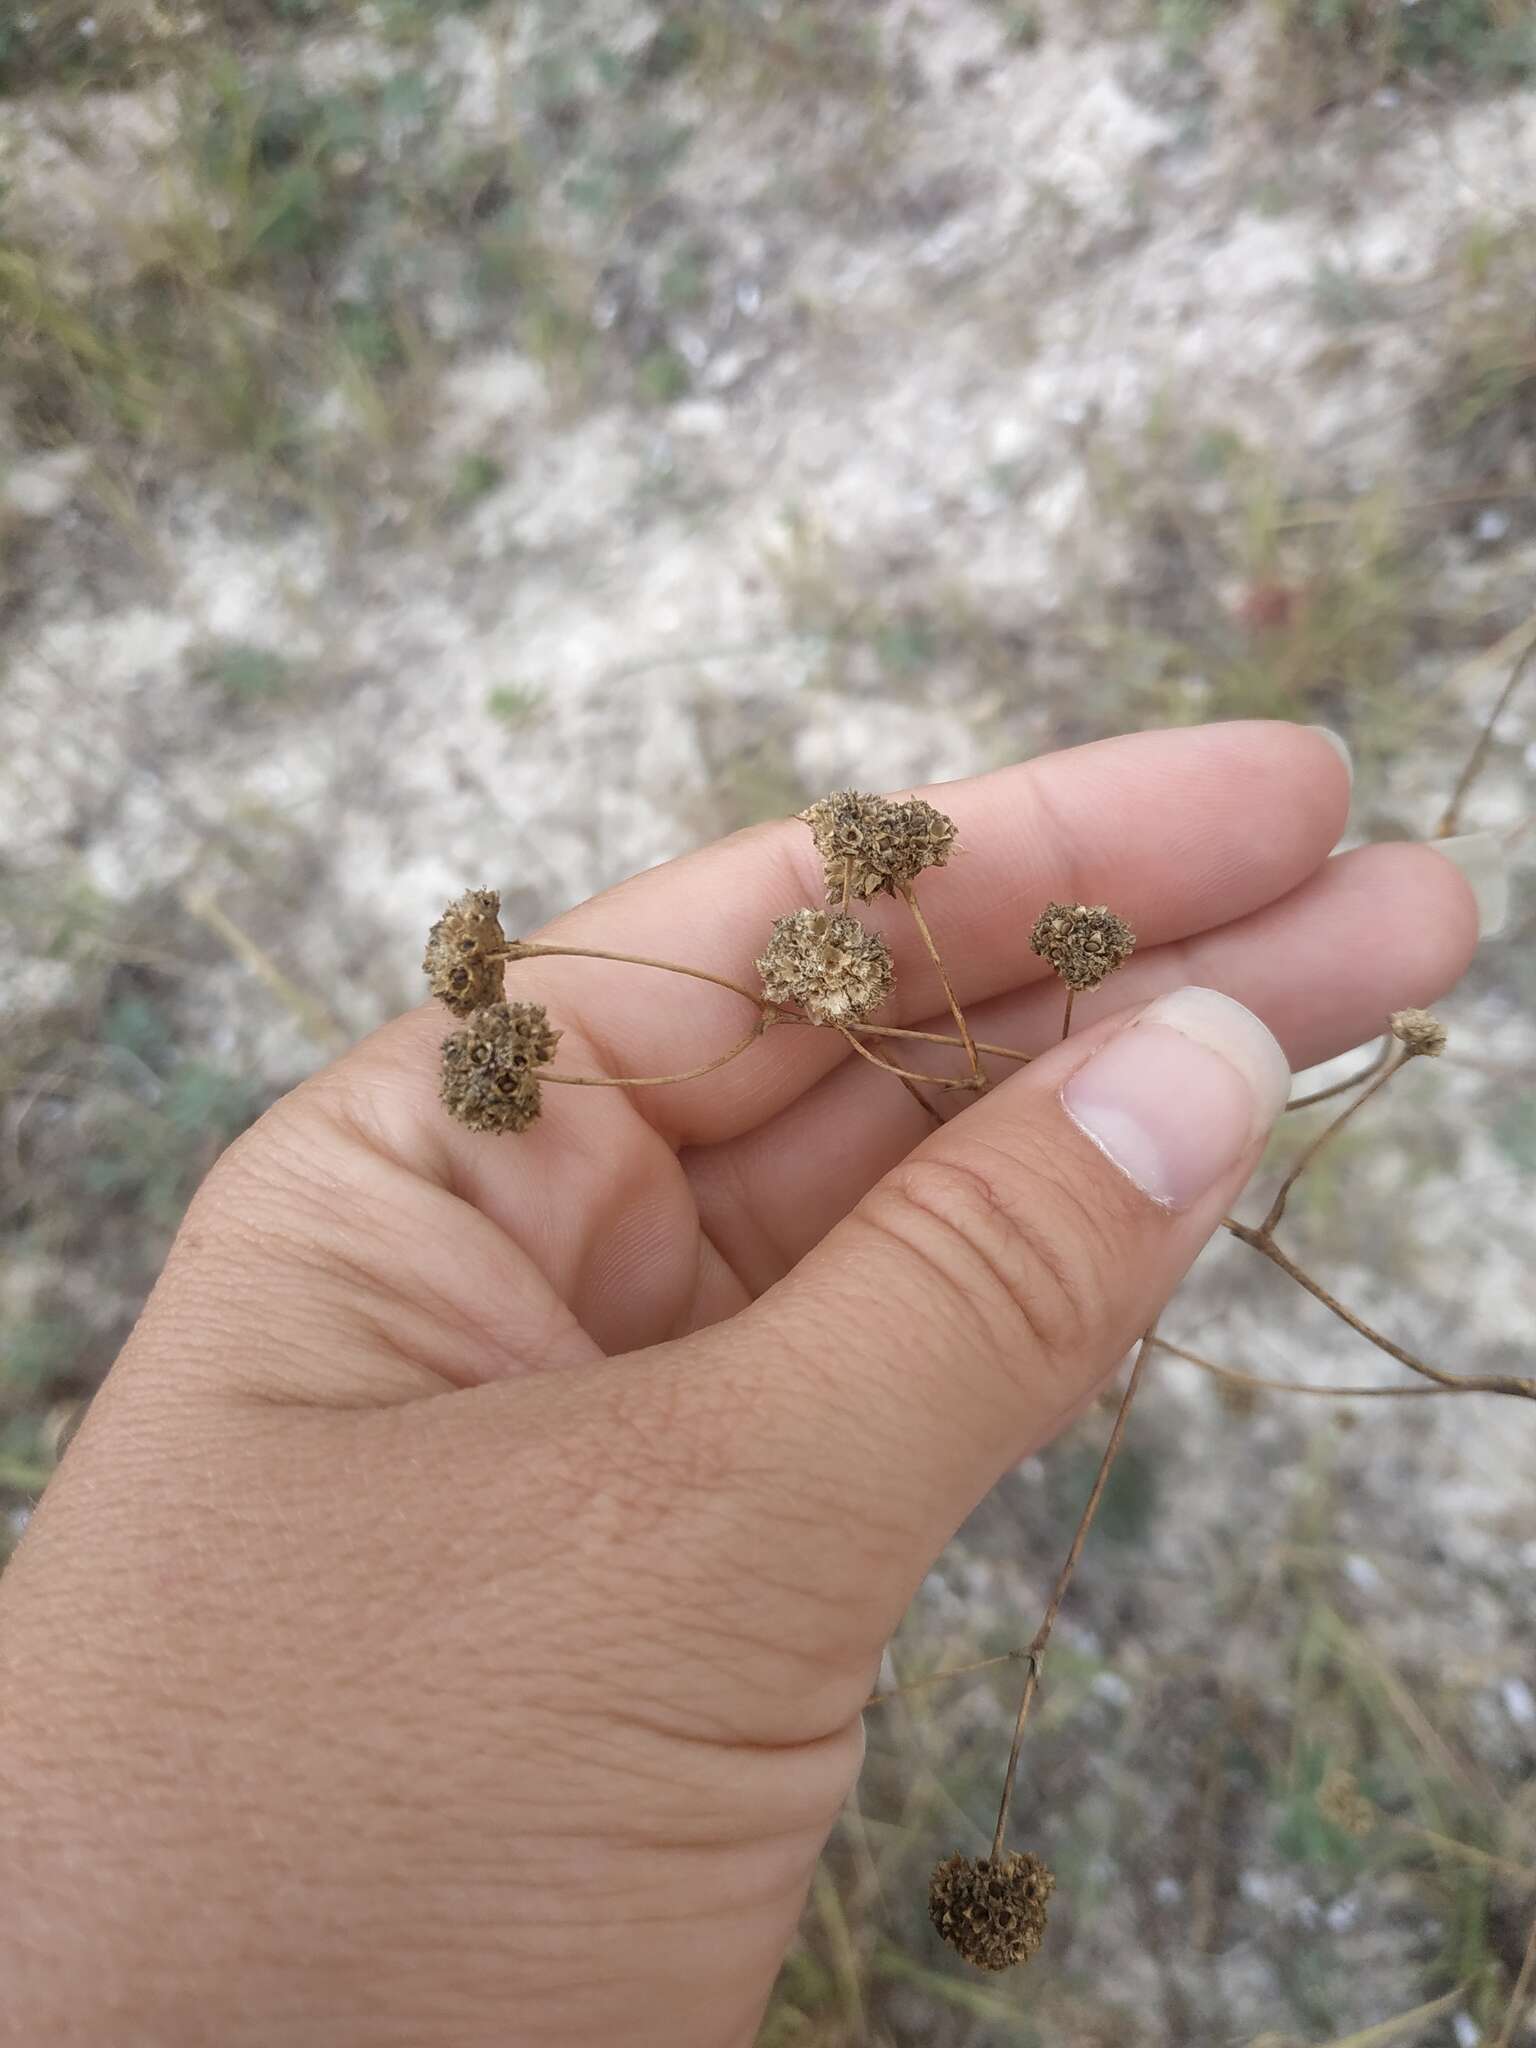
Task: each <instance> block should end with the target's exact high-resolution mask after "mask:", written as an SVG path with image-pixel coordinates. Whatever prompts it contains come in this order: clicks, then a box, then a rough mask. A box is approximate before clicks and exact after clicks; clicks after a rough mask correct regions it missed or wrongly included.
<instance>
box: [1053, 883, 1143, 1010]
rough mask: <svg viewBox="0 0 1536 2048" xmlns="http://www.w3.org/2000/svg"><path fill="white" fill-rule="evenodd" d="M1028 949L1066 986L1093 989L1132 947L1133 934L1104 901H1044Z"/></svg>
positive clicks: (1113, 969)
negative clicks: (1054, 971) (1053, 970)
mask: <svg viewBox="0 0 1536 2048" xmlns="http://www.w3.org/2000/svg"><path fill="white" fill-rule="evenodd" d="M1029 949H1030V951H1031V952H1032V953H1038V954H1039V955H1040V958H1041V959H1042V960H1048V961H1049V962H1050V964H1051V965H1052V967H1054V968H1055V970H1056V972H1057V973H1058V974H1059V975H1060V976H1061V978H1062V980H1063V981H1064V982H1065V983H1066V985H1067V987H1068V988H1070V989H1073V990H1075V991H1078V992H1081V991H1083V990H1085V989H1092V988H1097V987H1098V985H1099V983H1100V982H1101V981H1103V980H1104V979H1105V977H1106V976H1107V975H1110V974H1113V973H1114V971H1115V969H1116V968H1117V967H1123V966H1124V964H1125V962H1126V961H1127V960H1129V959H1130V957H1131V954H1132V953H1133V952H1134V951H1135V949H1136V934H1135V933H1134V932H1133V931H1132V930H1131V928H1130V926H1129V925H1128V924H1127V923H1126V922H1125V920H1124V918H1121V917H1116V915H1115V913H1114V912H1113V911H1112V910H1111V909H1110V908H1109V906H1108V905H1107V904H1104V903H1047V905H1046V906H1045V908H1044V910H1042V911H1041V913H1040V915H1039V917H1038V918H1037V919H1036V920H1035V928H1034V930H1033V931H1032V932H1031V933H1030V935H1029Z"/></svg>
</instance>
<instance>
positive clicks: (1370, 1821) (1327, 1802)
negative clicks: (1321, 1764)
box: [1317, 1767, 1378, 1840]
mask: <svg viewBox="0 0 1536 2048" xmlns="http://www.w3.org/2000/svg"><path fill="white" fill-rule="evenodd" d="M1317 1810H1318V1812H1319V1813H1320V1814H1321V1815H1322V1816H1323V1819H1324V1820H1326V1821H1331V1822H1332V1823H1333V1825H1334V1826H1335V1827H1336V1828H1340V1829H1342V1831H1343V1832H1344V1833H1345V1834H1346V1835H1353V1836H1355V1837H1356V1839H1357V1840H1358V1839H1359V1837H1360V1836H1362V1835H1368V1834H1370V1832H1371V1831H1372V1829H1373V1828H1374V1827H1375V1825H1376V1822H1377V1819H1378V1815H1377V1812H1376V1809H1375V1807H1374V1806H1373V1805H1372V1804H1371V1802H1370V1800H1369V1799H1367V1798H1366V1796H1365V1794H1364V1793H1363V1792H1362V1791H1361V1790H1360V1787H1359V1785H1358V1784H1357V1783H1356V1782H1355V1777H1354V1774H1353V1772H1351V1771H1346V1770H1344V1769H1342V1768H1340V1767H1336V1768H1335V1769H1333V1770H1331V1771H1330V1772H1329V1773H1328V1775H1327V1776H1326V1777H1325V1778H1324V1780H1323V1782H1322V1784H1321V1785H1319V1786H1318V1788H1317Z"/></svg>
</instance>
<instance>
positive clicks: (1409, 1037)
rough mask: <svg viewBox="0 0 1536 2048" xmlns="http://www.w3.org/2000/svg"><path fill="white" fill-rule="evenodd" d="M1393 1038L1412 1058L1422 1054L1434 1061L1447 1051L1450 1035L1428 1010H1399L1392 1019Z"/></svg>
mask: <svg viewBox="0 0 1536 2048" xmlns="http://www.w3.org/2000/svg"><path fill="white" fill-rule="evenodd" d="M1392 1036H1393V1037H1394V1038H1395V1039H1397V1040H1398V1042H1399V1044H1401V1045H1402V1046H1404V1047H1405V1048H1406V1050H1407V1053H1408V1056H1409V1057H1410V1058H1413V1057H1414V1056H1416V1055H1418V1054H1421V1053H1422V1054H1423V1055H1424V1056H1425V1058H1427V1059H1432V1060H1433V1059H1438V1058H1439V1057H1440V1055H1441V1053H1443V1052H1444V1051H1445V1048H1446V1043H1447V1041H1448V1039H1449V1036H1450V1034H1449V1033H1448V1032H1447V1030H1446V1028H1445V1026H1444V1025H1443V1024H1442V1023H1441V1022H1440V1019H1439V1018H1438V1017H1432V1016H1431V1015H1430V1013H1429V1011H1428V1010H1398V1011H1395V1012H1394V1013H1393V1017H1392Z"/></svg>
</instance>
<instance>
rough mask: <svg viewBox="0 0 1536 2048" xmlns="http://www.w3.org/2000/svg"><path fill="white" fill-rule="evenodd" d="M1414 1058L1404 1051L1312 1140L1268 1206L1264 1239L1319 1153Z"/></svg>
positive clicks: (1263, 1226)
mask: <svg viewBox="0 0 1536 2048" xmlns="http://www.w3.org/2000/svg"><path fill="white" fill-rule="evenodd" d="M1413 1057H1414V1055H1413V1054H1412V1053H1411V1052H1409V1051H1408V1050H1407V1049H1406V1047H1405V1048H1404V1049H1403V1051H1401V1052H1400V1053H1399V1055H1398V1057H1397V1058H1396V1059H1395V1060H1393V1061H1392V1062H1391V1064H1390V1065H1388V1066H1385V1067H1383V1068H1382V1069H1381V1071H1380V1072H1379V1073H1378V1074H1377V1075H1376V1078H1375V1079H1374V1080H1373V1081H1371V1082H1369V1083H1368V1084H1367V1085H1366V1087H1364V1088H1363V1089H1362V1090H1361V1092H1360V1093H1359V1094H1358V1095H1357V1096H1356V1097H1355V1099H1354V1101H1353V1102H1351V1103H1350V1104H1349V1106H1348V1107H1347V1108H1345V1109H1341V1110H1340V1111H1339V1113H1338V1115H1337V1116H1336V1117H1335V1118H1334V1120H1333V1122H1332V1123H1331V1124H1326V1125H1324V1127H1323V1129H1322V1130H1320V1131H1319V1132H1318V1134H1317V1136H1316V1137H1315V1138H1314V1139H1313V1140H1312V1142H1311V1144H1310V1145H1309V1146H1308V1147H1307V1149H1306V1150H1305V1152H1303V1153H1302V1155H1301V1157H1300V1158H1299V1159H1298V1160H1297V1161H1296V1164H1295V1165H1294V1166H1293V1167H1292V1168H1291V1170H1290V1172H1289V1173H1288V1174H1287V1175H1286V1176H1285V1179H1284V1180H1283V1181H1281V1183H1280V1185H1279V1187H1278V1188H1277V1189H1276V1191H1275V1199H1274V1200H1273V1201H1272V1202H1271V1203H1270V1205H1269V1214H1268V1215H1267V1216H1266V1217H1265V1218H1264V1221H1263V1222H1262V1223H1261V1224H1260V1225H1259V1234H1260V1235H1261V1236H1262V1237H1272V1236H1273V1235H1274V1232H1275V1229H1276V1226H1277V1225H1278V1224H1279V1221H1280V1218H1281V1217H1282V1216H1283V1215H1284V1214H1285V1205H1286V1203H1287V1201H1288V1200H1289V1199H1290V1193H1291V1189H1292V1188H1293V1187H1295V1185H1296V1183H1297V1181H1299V1180H1300V1179H1301V1176H1302V1175H1303V1174H1304V1173H1305V1172H1306V1170H1307V1168H1308V1167H1309V1166H1310V1165H1311V1164H1312V1162H1313V1160H1314V1159H1315V1158H1316V1157H1317V1155H1318V1153H1319V1152H1321V1151H1322V1149H1323V1147H1324V1146H1325V1145H1327V1144H1329V1143H1330V1142H1331V1141H1332V1140H1333V1139H1334V1138H1336V1137H1337V1136H1338V1134H1339V1132H1340V1131H1342V1130H1343V1128H1344V1126H1345V1125H1346V1124H1347V1123H1348V1122H1349V1120H1350V1118H1351V1117H1352V1116H1354V1115H1355V1114H1356V1112H1357V1111H1358V1110H1361V1109H1363V1108H1364V1107H1365V1105H1366V1104H1367V1103H1368V1102H1369V1101H1370V1099H1371V1097H1372V1096H1373V1095H1379V1094H1380V1093H1381V1091H1382V1089H1383V1088H1385V1087H1386V1085H1387V1083H1388V1082H1389V1081H1390V1080H1391V1078H1392V1076H1393V1075H1394V1074H1399V1073H1401V1072H1402V1070H1403V1068H1404V1067H1405V1066H1407V1064H1408V1062H1409V1061H1410V1060H1411V1059H1412V1058H1413Z"/></svg>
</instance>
